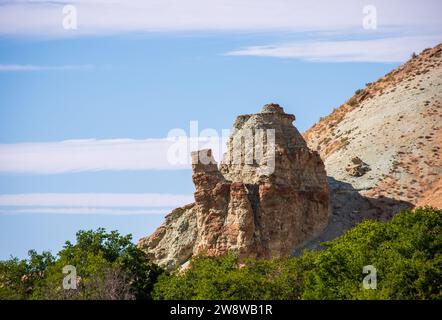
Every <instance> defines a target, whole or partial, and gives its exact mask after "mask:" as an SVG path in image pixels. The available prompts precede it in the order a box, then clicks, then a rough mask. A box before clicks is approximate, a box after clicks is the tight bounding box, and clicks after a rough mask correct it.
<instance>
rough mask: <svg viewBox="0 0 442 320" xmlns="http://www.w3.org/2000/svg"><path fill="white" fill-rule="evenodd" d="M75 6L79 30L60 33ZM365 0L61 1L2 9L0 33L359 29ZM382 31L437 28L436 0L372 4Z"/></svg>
mask: <svg viewBox="0 0 442 320" xmlns="http://www.w3.org/2000/svg"><path fill="white" fill-rule="evenodd" d="M66 4H71V5H74V6H75V7H76V8H77V13H78V28H77V30H64V29H63V27H62V20H63V18H64V16H63V13H62V8H63V6H64V5H66ZM366 4H367V2H366V1H363V0H337V1H328V0H316V1H310V0H303V1H301V0H300V1H292V0H259V1H257V0H241V1H238V0H211V1H207V0H186V1H183V0H148V1H146V0H132V1H127V0H112V1H104V0H59V1H7V2H5V3H3V4H1V5H0V34H4V35H43V36H78V35H96V34H115V33H126V32H171V31H172V32H176V31H179V32H182V31H228V32H231V31H247V32H248V31H282V30H283V31H290V32H299V31H306V30H308V31H312V30H336V29H350V28H361V24H362V17H363V13H362V8H363V6H364V5H366ZM370 4H374V5H375V6H376V7H377V10H378V13H379V17H380V19H379V24H380V27H381V28H385V27H390V26H401V27H404V26H405V27H410V28H411V27H416V26H435V25H437V26H440V12H441V11H442V3H441V2H440V1H439V0H426V1H425V0H423V1H413V0H408V1H407V0H390V1H378V0H373V1H370Z"/></svg>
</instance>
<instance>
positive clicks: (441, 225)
mask: <svg viewBox="0 0 442 320" xmlns="http://www.w3.org/2000/svg"><path fill="white" fill-rule="evenodd" d="M441 229H442V211H441V210H435V209H432V208H421V209H416V210H415V211H411V210H406V211H403V212H402V213H400V214H398V215H397V216H395V217H394V218H393V220H392V221H390V222H388V223H380V222H374V221H365V222H363V223H361V224H359V225H358V226H356V227H355V228H353V229H352V230H350V231H348V232H347V233H346V234H345V235H343V236H342V237H340V238H338V239H336V240H334V241H331V242H329V243H326V244H325V247H326V248H325V249H324V250H322V251H307V252H305V253H304V255H303V256H302V257H299V258H298V257H293V258H285V259H273V260H253V259H249V260H246V261H242V262H240V261H239V259H238V257H237V256H235V255H233V254H229V255H227V256H225V257H218V258H210V257H205V256H200V257H197V258H195V259H194V260H192V262H191V266H190V268H189V269H187V270H186V271H183V272H181V273H180V272H175V273H172V274H170V275H166V274H163V275H162V276H160V278H159V281H158V282H157V283H156V284H155V287H154V291H153V297H154V298H156V299H441V298H442V271H441V268H440V266H441V265H442V230H441ZM367 265H373V266H374V267H375V268H376V270H377V289H376V290H371V289H364V288H363V285H362V283H363V278H364V277H365V276H366V275H364V274H363V273H362V270H363V267H364V266H367Z"/></svg>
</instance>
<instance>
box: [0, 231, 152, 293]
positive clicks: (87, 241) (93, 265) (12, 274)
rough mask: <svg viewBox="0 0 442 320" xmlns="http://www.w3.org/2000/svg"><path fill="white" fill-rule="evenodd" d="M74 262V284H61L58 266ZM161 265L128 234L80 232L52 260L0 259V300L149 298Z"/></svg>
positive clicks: (36, 257) (34, 257)
mask: <svg viewBox="0 0 442 320" xmlns="http://www.w3.org/2000/svg"><path fill="white" fill-rule="evenodd" d="M67 265H71V266H75V268H76V273H77V276H78V278H77V284H78V285H77V288H76V289H75V290H65V289H63V288H62V283H63V278H64V277H65V276H66V274H64V273H63V267H64V266H67ZM160 273H161V269H160V268H158V267H157V266H155V265H153V264H151V263H150V262H149V260H148V259H147V257H146V255H145V253H144V252H142V251H141V250H139V249H138V248H137V247H136V246H135V245H134V244H133V243H132V242H131V236H130V235H128V236H121V235H119V234H118V232H116V231H112V232H110V233H107V232H106V231H105V230H104V229H98V230H97V231H79V232H78V233H77V239H76V244H72V243H70V242H69V241H68V242H66V244H65V246H64V248H63V249H62V250H61V251H60V252H59V253H58V256H57V258H55V257H53V256H52V255H51V254H50V253H48V252H43V254H37V253H36V252H35V251H30V252H29V259H27V260H18V259H16V258H15V259H10V260H8V261H2V262H0V298H1V299H149V298H150V293H151V291H152V286H153V284H154V282H155V281H156V279H157V276H158V275H159V274H160Z"/></svg>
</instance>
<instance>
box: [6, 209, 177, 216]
mask: <svg viewBox="0 0 442 320" xmlns="http://www.w3.org/2000/svg"><path fill="white" fill-rule="evenodd" d="M169 211H170V210H148V209H138V210H133V209H132V210H131V209H114V208H30V209H28V208H26V209H2V208H0V215H22V214H31V215H32V214H51V215H112V216H133V215H136V216H139V215H148V216H151V215H160V216H164V215H166V214H167V213H168V212H169Z"/></svg>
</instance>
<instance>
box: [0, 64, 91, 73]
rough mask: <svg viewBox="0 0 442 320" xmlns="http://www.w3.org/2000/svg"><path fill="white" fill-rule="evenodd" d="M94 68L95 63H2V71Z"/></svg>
mask: <svg viewBox="0 0 442 320" xmlns="http://www.w3.org/2000/svg"><path fill="white" fill-rule="evenodd" d="M93 68H94V66H93V65H63V66H42V65H32V64H0V72H37V71H69V70H90V69H93Z"/></svg>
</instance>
